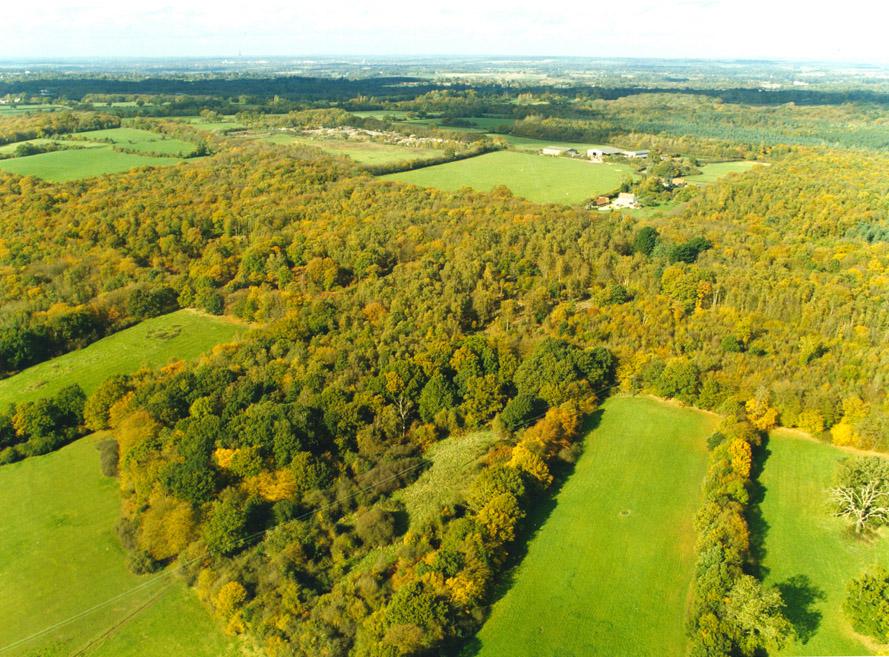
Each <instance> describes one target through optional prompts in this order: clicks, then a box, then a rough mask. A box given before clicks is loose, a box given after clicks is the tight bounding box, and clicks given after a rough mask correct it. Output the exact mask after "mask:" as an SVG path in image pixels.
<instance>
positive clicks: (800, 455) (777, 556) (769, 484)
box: [751, 429, 889, 655]
mask: <svg viewBox="0 0 889 657" xmlns="http://www.w3.org/2000/svg"><path fill="white" fill-rule="evenodd" d="M846 458H855V457H854V455H851V454H849V453H848V452H845V451H843V450H840V449H838V448H836V447H834V446H832V445H828V444H826V443H819V442H815V441H813V440H806V439H804V438H800V437H798V436H797V435H795V434H794V433H793V432H790V431H786V430H780V429H779V430H778V431H775V432H773V433H772V436H771V439H770V440H769V442H768V444H767V446H766V460H765V465H764V467H763V471H762V474H760V476H759V483H760V484H761V486H762V488H763V490H764V493H765V495H764V498H763V501H762V502H761V504H760V511H761V514H762V515H761V520H760V521H758V522H754V523H751V529H752V530H753V536H754V537H755V538H757V537H758V539H759V541H761V545H762V554H761V555H760V556H761V563H762V569H763V572H764V574H765V582H766V584H771V585H774V586H777V587H778V588H779V589H780V590H781V592H782V594H783V596H784V600H785V602H786V604H787V609H786V612H785V613H786V614H787V616H788V618H789V619H790V621H791V622H792V623H793V624H794V626H795V628H796V633H797V635H798V639H797V640H796V641H795V642H793V643H791V644H790V645H789V646H787V647H786V648H785V649H784V650H783V651H781V652H780V653H778V654H782V655H872V654H881V655H885V654H889V652H887V651H886V646H883V647H882V649H878V650H875V648H879V647H877V646H874V645H872V644H870V643H868V642H865V641H863V640H862V638H861V637H859V636H857V635H856V634H855V633H854V632H853V630H852V628H851V626H850V625H849V623H848V621H847V620H846V618H845V616H844V614H843V609H842V607H843V601H844V600H845V597H846V587H847V586H848V585H849V582H850V581H851V580H852V579H853V578H855V577H858V576H859V575H860V574H861V573H863V572H864V571H866V570H868V569H869V568H872V567H874V566H876V565H878V564H882V565H884V566H885V565H886V564H887V563H889V530H887V529H886V528H883V529H880V530H879V533H878V534H877V535H876V536H875V537H873V538H872V539H870V540H861V539H858V538H855V537H854V536H852V535H850V533H849V532H848V523H847V522H845V521H843V520H841V519H839V518H835V517H833V514H832V513H831V508H830V502H829V499H828V496H829V493H828V490H829V489H830V488H831V486H833V481H834V476H835V474H836V471H837V466H838V464H839V463H840V461H842V460H843V459H846ZM754 544H756V541H755V542H754Z"/></svg>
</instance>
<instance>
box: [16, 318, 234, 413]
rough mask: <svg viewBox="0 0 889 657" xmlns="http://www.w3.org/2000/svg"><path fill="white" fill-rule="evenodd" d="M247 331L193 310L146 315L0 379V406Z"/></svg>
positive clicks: (89, 384)
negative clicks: (130, 324) (119, 329)
mask: <svg viewBox="0 0 889 657" xmlns="http://www.w3.org/2000/svg"><path fill="white" fill-rule="evenodd" d="M243 330H244V327H243V326H242V325H239V324H235V323H233V322H232V321H231V320H228V319H225V318H221V317H215V316H212V315H204V314H201V313H197V312H194V311H191V310H178V311H176V312H174V313H170V314H169V315H163V316H161V317H154V318H152V319H147V320H145V321H144V322H141V323H139V324H136V325H135V326H132V327H130V328H128V329H125V330H123V331H119V332H117V333H114V334H112V335H109V336H108V337H106V338H103V339H101V340H98V341H96V342H94V343H92V344H91V345H89V346H87V347H84V348H83V349H79V350H77V351H72V352H70V353H67V354H64V355H62V356H58V357H57V358H53V359H52V360H48V361H46V362H43V363H39V364H37V365H34V366H33V367H29V368H28V369H26V370H23V371H21V372H19V373H18V374H16V375H14V376H11V377H9V378H7V379H3V380H0V405H5V404H7V403H9V402H12V403H19V402H23V401H30V400H34V399H38V398H40V397H47V396H50V395H52V394H54V393H56V392H58V391H59V390H60V389H61V388H63V387H64V386H66V385H70V384H72V383H78V384H80V386H81V387H82V388H83V389H84V390H85V391H86V392H87V394H88V393H90V392H91V391H92V390H94V389H95V388H96V387H97V386H98V385H99V384H100V383H102V381H104V380H105V379H107V378H108V377H110V376H113V375H115V374H127V373H130V372H134V371H136V370H138V369H139V368H140V367H151V366H158V365H164V364H166V363H168V362H169V361H171V360H175V359H186V360H187V359H191V358H195V357H197V356H199V355H200V354H202V353H204V352H205V351H207V350H208V349H210V348H211V347H212V346H213V345H215V344H218V343H220V342H227V341H229V340H232V339H233V338H235V337H236V336H237V335H238V334H239V333H240V332H242V331H243Z"/></svg>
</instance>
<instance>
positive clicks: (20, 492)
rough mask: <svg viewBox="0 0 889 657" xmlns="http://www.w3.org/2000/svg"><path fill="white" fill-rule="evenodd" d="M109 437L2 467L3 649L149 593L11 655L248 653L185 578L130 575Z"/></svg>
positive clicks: (229, 656) (199, 656)
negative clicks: (107, 456)
mask: <svg viewBox="0 0 889 657" xmlns="http://www.w3.org/2000/svg"><path fill="white" fill-rule="evenodd" d="M101 439H102V435H101V434H94V435H91V436H88V437H86V438H83V439H81V440H79V441H77V442H75V443H72V444H71V445H68V446H66V447H63V448H62V449H60V450H58V451H56V452H53V453H51V454H47V455H45V456H40V457H35V458H30V459H27V460H25V461H22V462H20V463H13V464H11V465H4V466H3V467H0V527H2V528H3V531H2V532H0V591H2V595H0V619H2V622H0V649H2V648H4V647H6V646H8V645H9V644H11V643H13V642H16V641H19V640H20V639H22V638H24V637H27V636H30V635H31V634H34V633H36V632H39V631H41V630H43V629H44V628H47V627H49V626H50V625H53V624H55V623H58V622H60V621H63V620H66V619H68V618H70V617H71V616H73V615H75V614H78V613H80V612H82V611H84V610H87V609H89V608H91V607H92V606H94V605H97V604H99V603H103V602H105V601H107V600H109V599H111V598H113V597H115V596H117V595H119V594H122V593H124V592H126V591H129V590H130V589H132V588H133V587H135V586H139V585H143V584H144V585H145V587H144V589H140V590H138V591H135V592H131V593H129V594H127V595H125V596H123V597H121V598H120V599H119V600H117V601H116V602H115V603H113V604H111V605H108V606H105V607H103V608H101V609H98V610H96V611H94V612H92V613H90V614H87V615H85V616H84V617H82V618H80V619H79V620H77V621H75V622H73V623H70V624H66V625H64V626H61V627H59V628H57V629H56V630H55V631H53V632H51V633H48V634H46V635H45V636H43V637H40V638H36V639H34V640H33V641H29V642H27V643H25V644H22V645H20V646H19V647H17V648H14V649H10V650H6V651H4V652H3V655H4V657H6V656H7V655H8V656H9V657H38V656H39V657H68V656H69V655H72V654H76V652H77V651H79V650H80V649H82V648H84V647H86V646H90V648H89V650H88V651H86V652H85V653H84V654H86V655H89V657H170V656H172V655H187V656H188V657H234V656H235V655H237V654H239V653H238V651H237V648H236V646H235V645H234V644H233V642H232V641H231V640H229V639H227V638H226V637H224V636H223V635H222V633H221V632H220V630H219V629H218V628H217V627H216V625H215V623H214V621H213V620H212V618H211V616H210V614H209V613H208V612H207V611H206V610H205V609H204V608H203V607H202V605H201V604H200V603H199V602H198V600H197V598H196V597H195V596H194V594H193V593H192V592H191V591H190V590H188V589H187V588H186V586H185V584H184V583H182V582H181V581H180V580H177V579H176V577H175V576H172V575H169V576H164V577H162V578H161V579H152V578H153V577H156V576H152V575H148V576H137V575H133V574H132V573H130V572H129V570H127V568H126V566H125V555H124V552H123V549H122V548H121V546H120V542H119V540H118V537H117V530H116V524H117V519H118V507H119V505H120V501H119V498H118V492H117V485H118V484H117V480H116V479H113V478H110V477H105V476H103V475H102V473H101V472H100V467H99V453H98V451H97V450H96V443H97V442H98V441H99V440H101ZM149 582H150V583H149ZM155 596H157V597H155ZM149 603H150V604H149ZM146 604H147V605H148V606H146V607H145V608H144V609H143V610H142V611H140V612H139V613H138V614H136V615H135V616H133V617H132V618H130V619H129V620H126V622H124V623H123V624H120V623H121V621H122V620H124V619H126V618H127V616H128V615H130V614H131V613H133V612H135V611H137V610H139V609H140V607H142V606H143V605H146ZM118 624H120V626H119V627H116V626H117V625H118ZM109 631H110V633H109V634H108V635H107V637H105V636H104V635H105V633H106V632H109ZM100 638H102V640H97V639H100ZM94 641H95V643H93V642H94Z"/></svg>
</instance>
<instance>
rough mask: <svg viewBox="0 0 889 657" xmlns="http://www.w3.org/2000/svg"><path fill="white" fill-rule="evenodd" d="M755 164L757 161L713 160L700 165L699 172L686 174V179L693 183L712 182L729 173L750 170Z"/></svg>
mask: <svg viewBox="0 0 889 657" xmlns="http://www.w3.org/2000/svg"><path fill="white" fill-rule="evenodd" d="M756 165H757V162H750V161H746V160H745V161H741V162H713V163H711V164H704V165H703V166H701V167H700V169H701V173H699V174H697V175H695V176H687V177H686V180H688V181H689V182H693V183H712V182H716V181H717V180H719V179H720V178H722V177H723V176H727V175H728V174H730V173H744V172H745V171H750V169H752V168H753V167H755V166H756Z"/></svg>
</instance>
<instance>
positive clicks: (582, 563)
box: [464, 397, 716, 657]
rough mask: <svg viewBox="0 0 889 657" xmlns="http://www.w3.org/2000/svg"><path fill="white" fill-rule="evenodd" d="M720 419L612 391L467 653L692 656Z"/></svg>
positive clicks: (489, 656) (488, 656)
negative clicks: (711, 449) (699, 518)
mask: <svg viewBox="0 0 889 657" xmlns="http://www.w3.org/2000/svg"><path fill="white" fill-rule="evenodd" d="M715 425H716V419H715V418H713V417H711V416H709V415H706V414H703V413H701V412H698V411H694V410H689V409H684V408H680V407H678V406H674V405H671V404H667V403H664V402H660V401H656V400H653V399H648V398H641V397H618V398H614V399H611V400H608V401H607V402H606V403H605V404H604V405H603V407H602V410H601V414H600V415H599V419H598V426H595V428H593V429H592V430H591V431H590V432H589V433H588V434H587V436H586V439H585V444H584V452H583V455H582V456H581V457H580V459H579V460H578V462H577V464H576V466H575V468H574V472H573V474H572V475H571V477H570V478H569V479H568V480H567V481H566V482H565V484H564V485H563V486H562V488H561V490H560V491H559V492H558V494H557V495H556V497H555V499H554V501H553V506H552V509H551V510H550V511H549V516H548V517H547V518H546V522H545V524H543V525H542V527H541V528H540V529H539V530H538V531H537V533H536V535H534V536H533V538H532V540H531V542H530V544H529V546H528V552H527V555H526V556H525V557H524V559H523V560H522V562H521V563H520V564H519V565H518V566H517V568H516V570H515V572H514V573H513V575H512V582H511V586H510V588H509V589H508V591H507V592H506V593H505V594H504V595H503V597H502V598H501V599H499V600H498V601H497V602H496V603H495V604H494V606H493V608H492V611H491V615H490V617H489V619H488V621H487V622H486V623H485V625H484V626H483V627H482V629H481V631H480V632H479V633H478V635H477V637H476V641H475V643H474V644H473V645H470V646H468V647H467V649H466V650H465V651H464V654H468V655H478V657H552V656H558V657H591V656H594V655H603V656H605V655H621V656H622V657H641V656H651V657H661V656H664V657H670V656H674V657H683V656H684V655H685V643H686V641H685V609H686V603H687V600H688V596H689V590H690V585H691V581H692V574H693V570H694V560H695V551H694V544H695V533H694V516H695V512H696V511H697V509H698V506H699V503H700V500H701V482H702V480H703V477H704V474H705V472H706V467H707V449H706V438H707V436H708V435H709V434H710V433H711V432H712V431H713V430H714V428H715Z"/></svg>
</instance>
